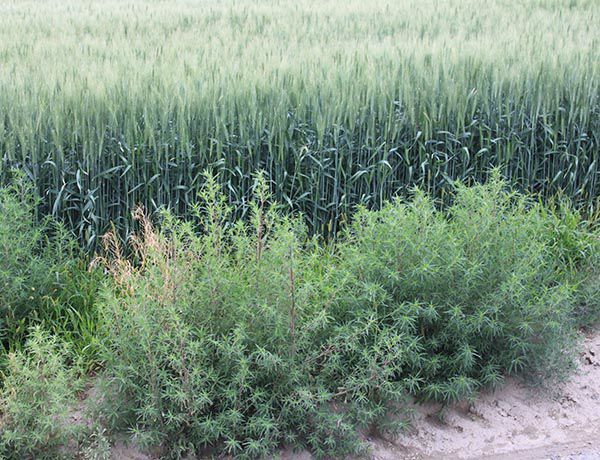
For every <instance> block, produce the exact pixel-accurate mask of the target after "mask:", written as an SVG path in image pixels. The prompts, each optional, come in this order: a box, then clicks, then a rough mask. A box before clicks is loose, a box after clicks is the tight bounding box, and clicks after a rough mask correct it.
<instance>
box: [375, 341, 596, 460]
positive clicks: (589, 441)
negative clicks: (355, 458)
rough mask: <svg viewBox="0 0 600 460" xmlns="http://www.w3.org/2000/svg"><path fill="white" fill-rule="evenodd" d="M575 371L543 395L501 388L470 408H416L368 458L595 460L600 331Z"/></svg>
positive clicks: (509, 384) (518, 387)
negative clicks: (409, 422) (400, 430)
mask: <svg viewBox="0 0 600 460" xmlns="http://www.w3.org/2000/svg"><path fill="white" fill-rule="evenodd" d="M580 358H581V359H580V366H579V370H578V373H577V374H576V375H574V376H573V377H572V378H571V379H570V380H569V381H568V382H566V383H565V384H563V385H561V386H560V387H557V388H553V389H551V390H550V391H546V392H542V391H539V390H538V391H536V390H532V389H530V388H526V387H525V386H523V385H521V384H519V383H517V382H507V384H506V385H505V386H504V387H502V389H500V390H498V391H496V392H494V393H484V394H482V395H480V397H479V398H478V399H477V400H476V402H475V403H474V404H472V405H470V406H469V405H467V404H464V405H460V406H457V407H454V408H452V409H450V410H448V411H447V412H446V414H445V416H444V421H443V422H441V421H440V420H439V417H438V416H437V411H438V408H437V407H436V406H434V405H426V406H419V407H418V408H416V419H415V422H414V429H413V430H411V432H408V433H404V434H402V435H401V436H399V437H398V438H397V439H395V440H393V441H392V442H384V441H372V446H373V458H375V459H381V460H388V459H415V460H417V459H418V460H420V459H476V458H477V459H479V458H483V459H502V460H508V459H516V460H519V459H538V458H539V459H561V460H562V459H577V460H591V459H600V333H598V332H596V333H595V334H592V335H590V336H588V337H587V338H586V340H585V342H584V347H583V351H582V353H581V357H580Z"/></svg>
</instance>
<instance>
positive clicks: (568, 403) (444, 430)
mask: <svg viewBox="0 0 600 460" xmlns="http://www.w3.org/2000/svg"><path fill="white" fill-rule="evenodd" d="M579 361H580V363H579V369H578V372H577V373H576V374H575V375H573V376H572V377H571V378H570V379H569V380H568V381H567V382H565V383H564V384H561V385H559V386H556V387H555V388H551V389H547V390H544V391H542V390H535V389H532V388H529V387H527V386H525V385H523V384H522V383H519V382H516V381H508V382H506V384H505V385H504V386H503V387H502V388H501V389H499V390H497V391H495V392H487V393H482V394H481V395H480V396H479V397H478V398H477V400H476V401H475V402H474V403H473V404H461V405H457V406H455V407H452V408H449V409H446V410H445V412H444V417H443V420H440V417H439V416H438V413H439V406H436V405H420V406H415V419H414V422H413V428H412V429H411V430H410V431H407V432H405V433H402V434H401V435H400V436H398V437H396V438H395V439H391V440H381V439H373V440H369V443H370V445H371V458H373V459H374V460H392V459H399V460H434V459H486V460H513V459H514V460H524V459H527V460H529V459H551V460H567V459H569V460H600V332H595V333H593V334H589V335H588V336H587V337H586V339H585V341H584V343H583V348H582V351H581V354H580V360H579ZM112 455H113V459H118V460H121V459H123V460H146V459H150V457H148V456H145V455H143V454H141V453H140V452H138V451H136V450H135V449H131V448H125V447H123V446H120V447H116V448H115V449H113V453H112ZM281 457H282V458H283V459H285V460H308V459H310V458H311V456H310V455H309V454H308V453H306V452H302V453H290V452H285V453H282V456H281Z"/></svg>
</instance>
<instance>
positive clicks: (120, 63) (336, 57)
mask: <svg viewBox="0 0 600 460" xmlns="http://www.w3.org/2000/svg"><path fill="white" fill-rule="evenodd" d="M599 30H600V8H598V4H597V1H596V0H587V1H586V0H571V1H563V0H490V1H488V2H485V4H482V2H480V1H475V0H461V1H457V0H396V1H380V0H361V1H358V0H350V1H347V2H343V5H341V3H340V2H338V1H333V0H322V1H313V0H295V1H291V0H275V1H263V0H233V1H217V0H174V1H157V0H126V1H115V0H108V1H99V0H91V1H90V0H88V1H81V0H64V1H62V0H61V1H58V0H41V1H40V0H36V1H28V0H5V1H3V2H2V3H1V4H0V155H1V156H0V178H1V179H2V180H6V179H7V178H8V176H9V175H10V170H11V168H14V167H16V168H19V169H22V170H23V171H25V172H26V174H27V175H29V176H30V177H31V179H32V180H33V181H34V183H35V184H36V187H37V189H38V191H39V192H40V194H41V195H42V197H43V200H44V201H43V207H42V212H43V213H48V214H52V215H54V216H55V217H58V218H60V219H62V220H64V221H65V222H67V223H68V224H69V225H70V226H71V227H72V228H73V229H75V230H76V232H77V234H78V236H79V238H80V239H81V240H82V242H84V243H85V244H87V245H88V246H89V247H93V246H95V245H96V242H97V238H98V236H99V235H101V234H102V233H103V232H104V231H105V230H106V229H107V228H108V225H109V223H110V222H113V223H114V224H115V225H116V227H117V229H118V230H119V231H120V232H121V234H122V235H127V234H128V233H129V232H130V231H131V226H132V219H131V210H132V209H133V208H134V207H135V206H136V205H138V204H143V205H145V206H146V207H147V208H148V209H149V210H151V211H152V210H156V209H158V208H160V207H163V206H164V207H169V208H171V209H172V210H174V211H175V212H176V213H179V214H184V215H185V214H186V213H187V211H188V210H189V207H190V205H191V204H193V203H194V202H195V201H196V199H197V193H198V190H199V189H200V187H201V186H202V183H203V177H204V176H203V174H202V172H203V171H204V170H206V169H208V170H210V171H212V172H213V173H215V174H218V180H219V181H220V183H221V184H222V185H223V186H224V189H225V191H226V192H227V194H228V197H229V199H230V201H231V202H232V203H233V204H234V206H235V209H236V215H237V216H240V215H243V214H244V213H245V212H246V210H247V199H248V196H249V195H250V194H251V193H252V184H253V183H254V175H255V174H256V172H257V171H258V170H264V171H265V172H266V174H267V177H268V178H269V180H270V187H271V190H272V193H273V195H274V197H275V198H276V199H277V200H278V201H279V202H281V203H282V204H283V205H285V206H286V207H288V208H290V209H292V210H294V211H301V212H302V213H303V214H304V215H305V216H306V219H307V221H308V223H309V226H310V228H311V229H312V230H313V231H317V232H321V233H329V232H334V231H336V229H337V228H338V227H339V225H340V223H341V222H343V221H344V220H346V219H347V218H348V216H349V215H350V214H351V212H352V211H353V210H354V209H355V207H356V205H358V204H364V205H367V206H370V207H375V208H376V207H378V206H380V204H381V203H382V202H383V200H386V199H389V198H390V197H392V196H394V195H398V194H402V193H405V192H406V191H407V190H409V189H410V187H412V186H414V185H418V186H420V187H422V188H424V189H425V190H427V191H428V192H431V193H433V194H435V195H436V196H438V197H441V198H443V197H444V193H445V191H446V190H447V187H448V184H449V182H450V181H451V180H452V179H461V180H465V181H467V182H469V181H473V180H485V178H486V177H487V176H488V174H489V171H490V168H491V167H494V166H496V167H499V168H500V170H501V172H502V173H503V174H504V175H505V176H506V177H508V178H509V179H510V180H511V181H513V182H514V183H515V184H516V185H517V186H518V187H520V188H522V189H524V190H528V191H535V192H540V193H541V194H542V195H543V196H545V197H548V196H552V195H554V194H557V193H559V194H564V195H567V196H569V197H571V198H573V199H574V200H575V201H576V202H577V203H579V204H580V205H582V206H584V207H585V208H586V209H588V210H590V209H593V208H594V207H595V206H597V202H598V196H599V194H600V164H599V162H600V147H599V144H600V138H599V137H600V101H599V86H600V84H599V79H598V77H599V75H600V32H598V31H599Z"/></svg>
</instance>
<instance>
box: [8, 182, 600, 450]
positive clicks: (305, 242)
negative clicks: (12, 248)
mask: <svg viewBox="0 0 600 460" xmlns="http://www.w3.org/2000/svg"><path fill="white" fill-rule="evenodd" d="M205 183H206V185H205V187H204V189H203V192H202V194H201V197H200V201H199V202H198V204H197V205H196V206H194V209H193V215H194V221H193V222H192V221H183V220H180V219H178V218H175V217H174V216H172V214H170V213H168V212H164V213H163V214H162V218H161V222H160V226H159V227H155V226H154V225H153V224H152V223H151V221H150V220H149V219H148V217H147V216H146V215H145V214H144V212H143V211H142V210H137V211H136V219H137V222H138V226H139V229H140V230H139V231H138V232H137V233H136V235H135V236H134V237H133V238H132V240H131V241H130V245H131V253H132V257H131V258H125V257H124V256H123V249H122V248H121V243H120V239H119V238H118V236H117V235H116V234H115V233H109V234H107V235H106V237H105V239H104V246H105V250H104V253H103V254H104V255H103V256H102V257H100V258H98V259H96V261H95V262H94V265H95V266H96V267H101V269H102V270H103V271H104V272H105V273H107V274H108V275H110V276H108V277H107V280H106V282H105V283H103V284H102V287H101V289H100V291H99V292H96V295H94V296H92V297H94V298H95V299H97V301H96V302H95V303H94V304H92V305H85V307H82V308H86V309H87V310H88V311H90V312H91V314H92V315H93V318H94V327H93V328H91V329H90V331H91V333H93V334H95V335H94V340H93V341H92V342H93V343H95V344H96V346H95V347H94V348H93V350H94V355H93V359H92V361H93V362H95V363H101V369H100V373H99V379H98V380H97V382H96V383H95V385H96V386H97V388H98V391H99V396H98V398H97V399H98V400H97V401H95V402H94V403H95V405H96V406H97V407H96V408H95V410H94V411H93V413H94V415H93V417H94V418H93V422H94V426H95V427H96V431H93V433H95V434H94V436H97V437H98V439H95V440H90V441H85V440H82V436H83V434H84V433H86V434H87V435H91V433H92V431H91V430H90V429H87V427H85V426H79V427H77V426H76V427H73V426H68V424H67V426H66V427H65V426H64V424H63V423H50V421H53V420H59V419H61V418H64V416H65V413H66V412H65V411H67V410H68V409H69V408H71V409H72V408H73V407H76V405H77V401H76V399H75V388H74V387H73V385H74V384H75V382H77V379H76V378H75V375H76V374H77V373H80V371H81V370H83V369H85V368H84V367H82V366H83V365H85V363H86V362H87V360H88V358H89V355H88V354H87V353H86V352H84V351H85V350H86V347H85V346H83V347H82V346H77V345H78V342H80V341H83V342H84V343H86V342H87V338H86V336H83V335H79V336H78V335H73V334H71V333H65V331H63V330H61V328H60V327H58V328H57V327H55V326H56V324H57V323H56V322H47V321H44V320H43V319H44V318H48V317H60V315H62V314H63V311H64V310H57V312H56V313H54V316H53V315H52V314H50V313H48V308H49V307H48V304H47V303H46V302H32V304H31V305H30V308H32V309H36V308H38V309H39V312H38V313H37V314H36V315H30V316H29V323H32V322H33V323H36V322H38V323H40V324H42V325H43V326H44V327H45V326H49V328H48V329H49V330H50V331H52V332H53V333H54V334H55V335H56V337H58V338H53V337H51V336H49V335H48V334H47V333H45V332H42V330H41V329H40V328H39V327H38V328H37V329H33V330H32V332H33V334H31V335H30V339H29V341H28V345H27V346H26V347H25V349H24V350H20V351H17V352H16V354H14V353H13V354H11V355H9V356H8V366H7V370H6V379H5V382H4V385H5V389H4V393H3V396H2V397H3V399H2V401H3V405H2V416H1V418H0V420H2V428H0V445H3V446H8V447H5V449H6V448H8V449H13V451H14V452H18V453H20V455H34V456H35V455H36V452H41V451H40V450H39V449H40V446H41V445H43V444H44V443H49V444H48V445H56V446H57V448H58V446H62V447H63V449H62V450H60V449H59V450H60V453H61V455H65V456H69V455H68V454H69V452H72V456H75V455H76V454H75V453H76V452H88V451H90V452H96V451H99V452H104V453H105V452H106V448H107V445H108V443H109V442H110V441H109V440H110V436H111V434H112V435H114V434H118V433H123V432H131V433H133V435H134V437H135V439H136V442H137V443H138V444H140V445H144V446H147V447H153V448H157V447H158V448H160V451H159V452H160V455H161V457H164V458H181V457H183V456H185V455H187V454H197V453H201V454H204V455H219V454H231V455H235V456H236V457H249V458H256V457H262V456H265V455H267V454H269V453H272V452H274V451H276V450H277V449H278V448H279V447H280V446H281V445H284V444H288V445H293V446H295V447H300V448H307V449H309V450H310V451H312V452H313V453H314V454H315V455H317V456H318V457H331V456H336V457H339V456H343V455H345V454H356V453H359V452H361V451H362V449H363V448H364V447H363V445H362V444H361V442H360V438H359V436H358V434H357V428H361V429H363V430H367V431H368V432H373V433H382V432H386V431H390V430H392V431H393V430H398V429H401V428H403V427H405V426H406V425H407V424H408V423H409V418H408V416H407V414H405V413H404V411H403V402H405V401H406V399H407V398H415V399H417V400H423V401H426V400H435V401H438V402H441V403H443V404H451V403H453V402H457V401H460V400H464V399H470V398H472V397H474V395H475V394H476V392H477V391H478V390H479V389H481V388H483V387H486V386H497V385H499V384H500V383H501V382H502V380H503V378H504V377H505V376H507V375H512V374H515V375H522V376H526V377H530V378H534V379H536V380H542V381H548V379H553V378H561V377H562V376H564V375H566V373H567V372H568V371H569V369H570V368H571V364H572V360H573V357H574V351H575V349H574V345H575V335H576V330H577V328H578V327H579V326H580V325H582V324H586V325H591V324H592V323H593V321H594V320H595V319H597V318H598V316H599V314H600V302H599V299H600V297H599V296H597V295H596V294H595V293H597V292H598V273H600V270H599V267H598V254H600V235H599V234H598V232H597V231H594V230H593V229H592V226H591V225H590V223H588V222H585V221H583V220H582V219H581V218H580V217H579V215H578V214H577V213H576V212H574V211H573V210H572V209H571V208H570V207H568V206H566V205H565V206H561V207H558V208H556V209H555V210H551V209H550V208H548V207H547V206H545V205H542V204H540V203H539V202H538V201H534V200H532V199H531V198H530V197H528V196H526V195H522V194H519V193H516V192H513V191H510V190H509V189H508V188H507V185H506V183H505V182H503V181H502V180H500V178H499V175H498V174H497V173H496V174H495V175H494V176H493V177H492V179H491V180H490V181H489V182H488V183H487V184H486V185H477V186H472V187H467V186H465V185H463V184H460V183H456V184H455V185H454V188H455V189H454V192H453V200H452V201H453V204H452V205H451V206H449V207H447V208H444V209H442V210H440V209H437V208H436V206H435V203H434V201H432V199H431V198H430V197H429V196H428V195H427V194H425V193H424V192H422V191H416V192H415V193H414V195H413V197H412V198H411V199H410V200H401V199H398V200H395V201H394V202H391V203H387V204H385V205H384V206H383V207H382V209H381V210H378V211H370V210H367V209H361V210H359V211H358V212H357V214H356V217H355V219H354V221H353V224H352V225H350V226H349V227H348V228H347V229H346V230H345V231H344V233H343V234H342V235H340V238H339V239H338V241H337V242H335V243H329V244H327V245H325V244H323V243H322V242H320V240H319V239H318V238H317V237H310V236H308V235H309V234H308V231H307V229H306V226H305V224H304V223H303V221H302V219H299V218H292V217H289V216H288V215H287V214H286V213H283V212H281V210H280V209H278V207H277V206H276V205H275V204H274V203H273V202H272V201H271V199H272V197H271V196H270V195H269V192H268V186H267V182H266V180H265V179H264V176H263V175H259V176H258V178H257V179H256V181H255V186H254V190H255V198H254V199H253V200H252V201H251V202H250V204H249V208H250V215H249V219H247V220H238V221H236V223H235V224H233V225H232V224H230V222H231V213H232V212H233V209H232V207H231V206H230V205H229V204H228V202H227V199H226V196H225V195H223V194H222V193H221V191H220V189H219V186H218V184H217V182H216V180H215V179H214V178H213V177H212V176H210V175H207V176H206V180H205ZM15 193H16V192H14V191H12V192H10V191H9V192H8V193H5V194H4V197H5V199H6V198H7V197H10V196H13V195H15ZM30 222H33V214H32V215H31V216H30ZM5 224H6V223H5ZM98 270H99V269H96V271H98ZM94 273H95V271H91V272H83V271H82V272H81V273H80V277H81V278H82V279H86V282H85V283H82V284H81V286H83V288H82V289H87V288H88V287H89V286H90V285H93V286H98V284H97V283H93V282H92V281H93V280H94V278H95V276H96V275H95V274H94ZM52 305H54V304H52ZM80 305H84V304H80ZM37 318H42V320H40V321H38V320H37ZM58 324H59V325H60V324H61V323H60V322H59V323H58ZM76 324H79V323H76ZM68 329H69V328H68ZM100 339H101V340H100ZM59 340H60V342H63V341H65V340H66V341H68V342H73V343H74V344H75V345H76V347H75V349H69V350H66V349H65V348H63V346H62V345H60V343H59ZM82 358H83V364H82ZM67 383H68V384H67ZM46 399H48V400H49V401H50V402H51V404H50V403H48V404H47V403H46V402H45V401H46ZM37 407H40V408H41V409H36V408H37ZM44 417H45V418H44ZM61 420H62V419H61ZM104 430H107V431H106V432H105V431H104ZM65 436H66V437H67V438H65ZM66 439H69V440H70V442H66ZM52 443H54V444H52ZM86 445H87V446H88V447H87V448H84V446H86ZM36 449H37V450H36ZM69 449H71V450H69ZM82 449H83V450H82ZM85 449H88V450H85ZM48 452H54V451H48ZM49 455H51V456H52V455H53V454H49ZM56 455H58V454H56Z"/></svg>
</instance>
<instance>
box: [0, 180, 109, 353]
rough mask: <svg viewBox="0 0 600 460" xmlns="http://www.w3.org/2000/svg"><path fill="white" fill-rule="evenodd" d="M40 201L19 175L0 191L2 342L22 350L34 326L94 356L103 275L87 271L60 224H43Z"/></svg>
mask: <svg viewBox="0 0 600 460" xmlns="http://www.w3.org/2000/svg"><path fill="white" fill-rule="evenodd" d="M38 203H39V200H38V199H37V198H36V195H35V193H34V191H33V189H32V186H31V184H30V182H29V181H28V180H27V179H26V178H25V177H24V176H23V175H20V174H16V177H15V178H14V180H13V181H12V182H11V185H9V186H7V187H3V188H0V287H1V289H0V340H1V343H2V348H3V349H4V350H14V349H18V348H19V347H21V346H22V344H23V343H24V342H25V340H26V336H27V332H28V330H29V328H30V326H31V325H32V324H41V323H45V324H46V327H47V328H48V329H51V330H53V331H54V332H55V333H57V334H60V335H62V336H63V337H64V338H65V339H68V341H69V342H71V343H72V345H73V348H74V350H73V351H75V352H76V353H77V354H78V355H81V356H84V355H85V356H87V358H88V361H89V362H90V363H91V362H93V360H94V356H95V345H94V343H95V340H96V336H97V334H96V327H97V318H96V315H95V308H94V302H95V296H96V291H97V287H98V285H99V281H100V278H101V274H100V273H99V272H96V271H88V269H87V263H86V259H85V257H84V256H83V254H82V252H81V251H80V249H79V248H78V246H77V244H76V241H75V239H74V238H73V237H72V235H71V234H69V233H68V232H67V231H66V230H65V228H64V227H63V226H62V225H60V224H59V223H57V222H54V221H52V220H49V219H46V220H45V221H43V222H41V223H40V222H38V221H37V219H36V215H35V214H36V206H37V205H38Z"/></svg>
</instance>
